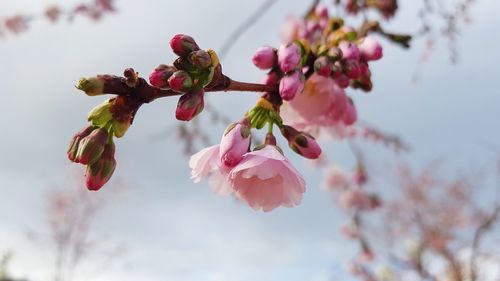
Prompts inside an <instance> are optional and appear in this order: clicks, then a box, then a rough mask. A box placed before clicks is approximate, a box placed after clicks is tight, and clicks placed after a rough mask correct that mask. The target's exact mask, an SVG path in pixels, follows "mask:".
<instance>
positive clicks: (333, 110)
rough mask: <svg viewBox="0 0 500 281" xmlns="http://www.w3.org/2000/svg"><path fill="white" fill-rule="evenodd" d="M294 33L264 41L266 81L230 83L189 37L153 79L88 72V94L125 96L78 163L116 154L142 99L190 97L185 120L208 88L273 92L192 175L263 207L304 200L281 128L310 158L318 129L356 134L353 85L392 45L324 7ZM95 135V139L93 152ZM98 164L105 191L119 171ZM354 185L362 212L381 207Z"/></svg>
mask: <svg viewBox="0 0 500 281" xmlns="http://www.w3.org/2000/svg"><path fill="white" fill-rule="evenodd" d="M286 31H287V32H286V34H285V35H286V36H285V37H284V43H283V44H281V45H280V46H279V47H278V48H274V47H272V46H264V47H261V48H259V49H258V50H257V51H256V52H255V54H254V55H253V57H252V62H253V63H254V65H255V66H256V67H258V68H259V69H261V70H266V71H267V74H266V77H265V79H264V83H263V84H252V83H244V82H238V81H234V80H232V79H230V78H229V77H227V76H226V75H224V73H223V72H222V66H221V64H220V61H219V59H218V56H217V54H216V52H215V51H214V50H212V49H207V50H203V49H201V48H200V47H199V45H198V44H197V42H196V41H195V40H194V39H193V38H192V37H191V36H188V35H185V34H177V35H175V36H173V37H172V39H171V40H170V41H169V45H170V48H171V49H172V51H173V52H174V53H175V54H176V55H177V56H178V57H177V58H175V60H174V61H173V63H172V64H171V65H168V64H161V65H159V66H158V67H156V68H155V69H154V70H153V71H152V72H151V74H150V75H149V83H148V82H147V81H146V80H145V79H143V78H141V77H139V75H138V73H137V72H135V71H134V70H133V69H127V70H126V71H125V73H124V76H125V77H117V76H114V75H99V76H96V77H90V78H82V79H81V80H80V81H79V83H78V85H77V88H78V89H80V90H82V91H84V92H85V93H86V94H87V95H89V96H96V95H102V94H115V95H117V96H116V97H115V98H112V99H109V100H107V101H105V102H104V103H103V104H101V105H100V106H98V107H96V108H95V109H94V110H93V111H92V112H91V113H90V115H89V118H88V119H89V121H90V122H91V125H90V127H89V128H90V129H88V130H91V131H92V132H94V131H98V132H102V134H103V135H104V132H106V133H107V135H108V138H107V140H105V139H104V137H101V136H99V137H97V136H94V135H96V134H97V133H95V134H94V133H89V134H84V133H78V134H77V135H75V137H74V138H73V140H72V142H71V144H70V149H69V151H68V156H69V158H70V160H72V161H74V162H77V163H82V164H85V165H88V167H93V165H95V166H96V167H97V166H98V165H97V164H95V163H98V161H100V160H99V159H109V158H113V157H109V155H108V154H107V153H104V152H103V151H104V147H105V146H106V145H109V144H111V143H113V136H114V137H122V136H123V135H124V134H125V132H126V130H127V129H128V128H129V126H130V125H131V124H132V121H133V119H134V116H135V114H136V113H137V111H138V110H139V108H140V107H141V105H142V104H144V103H149V102H151V101H153V100H155V99H157V98H160V97H170V96H180V98H179V100H178V104H177V109H176V112H175V116H176V118H177V119H178V120H180V121H190V120H192V119H193V118H195V117H196V116H197V115H198V114H200V112H202V110H203V108H204V96H205V94H206V93H207V92H212V91H256V92H263V94H262V95H261V97H260V98H258V100H257V102H256V104H255V106H253V107H252V108H250V109H249V110H248V111H247V112H246V113H244V114H243V116H242V118H241V119H240V120H239V121H237V122H235V123H233V124H229V126H228V128H227V129H226V131H225V132H224V134H223V136H222V139H221V142H220V144H218V145H214V146H211V147H208V148H205V149H203V150H201V151H200V152H198V153H196V154H194V155H193V156H192V157H191V159H190V161H189V166H190V167H191V169H192V172H191V174H192V178H193V179H194V181H195V182H199V181H201V180H202V179H203V178H208V181H209V184H210V185H211V186H212V187H213V189H214V190H215V191H216V192H217V193H218V194H233V195H234V196H235V197H237V198H239V199H241V200H243V201H244V202H246V203H248V205H249V206H250V207H252V208H253V209H255V210H263V211H270V210H273V209H275V208H277V207H279V206H284V207H292V206H295V205H298V204H300V202H301V200H302V195H303V193H304V192H305V181H304V179H303V177H302V176H301V175H300V173H299V171H298V170H297V169H296V168H294V167H293V165H292V164H291V162H290V161H289V160H288V159H287V157H286V156H285V153H284V151H283V150H282V148H281V147H280V146H279V145H278V143H277V140H276V137H275V135H274V133H275V132H276V130H275V129H277V131H279V133H280V134H281V135H282V136H283V138H284V139H285V140H286V142H287V144H288V146H289V148H290V149H291V150H292V151H294V152H295V153H297V154H299V155H300V156H302V157H304V158H307V159H318V158H319V157H320V155H321V152H322V150H321V148H320V146H319V145H318V143H317V141H316V138H317V137H318V136H319V130H318V128H321V129H322V130H326V131H332V130H333V131H336V132H339V131H342V132H343V135H346V134H349V132H350V131H352V132H354V131H356V130H354V129H352V130H351V128H352V125H353V124H355V123H356V121H357V115H358V113H357V110H356V107H355V105H354V102H353V99H352V98H351V97H349V96H348V95H347V94H346V91H347V89H348V88H350V89H354V90H356V89H361V90H363V91H365V92H369V91H370V90H371V88H372V82H371V71H370V67H369V63H370V62H372V61H375V60H379V59H380V58H382V47H381V45H380V44H379V43H378V41H377V40H376V39H374V38H371V37H367V36H365V35H364V34H363V33H361V32H358V30H356V29H355V28H353V27H349V26H345V25H344V22H343V20H342V19H341V18H337V17H330V16H329V12H328V9H327V8H326V7H325V6H322V5H317V6H316V7H315V9H313V10H312V11H311V12H310V13H309V14H308V15H307V16H306V17H305V18H304V19H301V20H298V19H297V20H293V21H290V22H288V26H287V29H286ZM262 129H264V130H266V132H265V136H266V137H265V139H264V141H263V143H261V144H258V143H257V144H254V146H252V136H253V135H255V134H256V132H255V131H258V130H262ZM86 132H87V131H86V130H85V133H86ZM341 135H342V134H341ZM87 138H88V139H91V140H92V141H91V142H90V143H92V145H91V146H90V147H89V148H88V149H87V148H86V147H87V146H88V145H87V141H84V140H86V139H87ZM94 147H95V148H94ZM101 148H102V149H101ZM113 148H114V146H113ZM101 150H102V151H101ZM87 151H88V152H87ZM113 152H114V149H113ZM83 158H89V159H88V160H86V161H85V160H84V161H82V159H83ZM113 161H114V158H113ZM113 163H114V165H116V164H115V162H113ZM88 169H91V168H88ZM95 170H98V172H93V170H92V172H93V173H90V172H88V173H87V175H97V178H98V179H99V181H98V182H99V184H93V183H92V182H94V181H92V180H87V184H88V187H89V188H90V189H98V188H100V187H101V186H102V184H104V183H105V182H107V181H108V180H109V178H110V176H111V174H112V172H113V171H112V169H107V168H105V167H104V165H101V164H99V167H97V168H95ZM113 170H114V166H113ZM89 177H90V176H87V178H89ZM358 180H361V179H358ZM89 182H90V183H89ZM96 186H97V187H96ZM349 191H350V192H349V194H348V195H345V197H346V198H345V199H344V201H345V202H346V203H345V204H348V205H354V206H355V207H356V208H360V209H365V208H373V207H374V204H375V203H374V202H375V201H373V200H372V199H373V198H372V199H369V200H368V199H366V198H364V194H363V193H362V192H361V191H359V190H357V189H349ZM365 199H366V200H365ZM367 200H368V201H367Z"/></svg>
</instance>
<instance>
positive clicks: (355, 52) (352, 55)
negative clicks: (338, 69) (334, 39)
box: [339, 41, 359, 60]
mask: <svg viewBox="0 0 500 281" xmlns="http://www.w3.org/2000/svg"><path fill="white" fill-rule="evenodd" d="M339 49H340V50H341V51H342V57H343V58H344V59H346V60H359V49H358V46H356V44H354V43H352V42H350V41H341V42H340V43H339Z"/></svg>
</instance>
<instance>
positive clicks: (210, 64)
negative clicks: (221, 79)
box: [149, 34, 220, 121]
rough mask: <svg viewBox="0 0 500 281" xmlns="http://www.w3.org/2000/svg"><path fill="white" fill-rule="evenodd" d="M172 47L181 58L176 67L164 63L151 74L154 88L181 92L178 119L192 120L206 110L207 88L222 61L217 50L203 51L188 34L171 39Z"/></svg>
mask: <svg viewBox="0 0 500 281" xmlns="http://www.w3.org/2000/svg"><path fill="white" fill-rule="evenodd" d="M170 47H171V48H172V50H173V52H174V53H175V54H176V55H178V56H179V57H178V58H177V59H176V60H175V61H174V63H173V66H170V65H165V64H162V65H160V66H158V67H156V68H155V69H154V70H153V72H152V73H151V74H150V75H149V82H150V83H151V85H153V86H154V87H157V88H161V89H171V90H173V91H176V92H179V93H182V96H181V97H180V99H179V102H178V104H177V110H176V112H175V117H176V118H177V119H178V120H182V121H189V120H191V119H193V118H194V117H195V116H196V115H198V114H199V113H200V112H201V111H202V110H203V107H204V100H203V96H204V90H203V89H204V87H206V86H207V85H209V84H210V83H211V82H212V79H213V77H214V74H215V71H216V68H217V67H220V64H219V59H218V57H217V54H216V53H215V51H214V50H211V49H208V50H206V51H205V50H201V49H200V47H198V44H196V42H195V40H194V39H193V38H192V37H191V36H188V35H184V34H177V35H175V36H174V37H173V38H172V39H171V40H170Z"/></svg>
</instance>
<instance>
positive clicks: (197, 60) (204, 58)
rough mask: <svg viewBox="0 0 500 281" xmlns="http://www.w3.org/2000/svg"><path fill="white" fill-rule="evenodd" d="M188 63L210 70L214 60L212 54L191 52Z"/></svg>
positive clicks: (200, 51)
mask: <svg viewBox="0 0 500 281" xmlns="http://www.w3.org/2000/svg"><path fill="white" fill-rule="evenodd" d="M188 61H189V62H190V63H191V64H192V65H194V66H196V67H198V68H202V69H205V68H208V67H209V66H211V65H212V58H211V57H210V54H209V53H208V52H207V51H204V50H197V51H193V52H191V53H190V54H189V56H188Z"/></svg>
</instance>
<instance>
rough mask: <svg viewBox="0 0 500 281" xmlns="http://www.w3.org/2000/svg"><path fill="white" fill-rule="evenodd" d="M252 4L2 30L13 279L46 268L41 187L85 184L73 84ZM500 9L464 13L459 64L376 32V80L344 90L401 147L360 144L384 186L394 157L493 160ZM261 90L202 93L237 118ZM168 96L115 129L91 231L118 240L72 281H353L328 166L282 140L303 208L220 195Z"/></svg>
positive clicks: (400, 23) (163, 7)
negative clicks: (302, 181) (196, 165)
mask: <svg viewBox="0 0 500 281" xmlns="http://www.w3.org/2000/svg"><path fill="white" fill-rule="evenodd" d="M77 2H78V1H74V0H65V1H61V3H58V4H61V5H63V6H65V5H68V6H72V5H73V4H75V3H77ZM262 2H263V1H261V0H259V1H230V0H214V1H194V0H177V1H174V0H169V1H165V0H163V1H160V0H148V1H133V0H119V1H118V0H117V1H116V5H117V8H118V11H117V13H115V14H112V15H110V16H107V17H105V18H104V19H103V20H101V21H100V22H97V23H93V22H91V21H89V20H87V19H77V20H76V21H75V22H73V23H71V24H67V23H59V24H56V25H52V24H50V23H47V22H46V21H39V22H37V21H35V22H34V23H33V24H32V26H31V28H30V31H29V32H26V33H24V34H22V35H19V36H12V35H8V36H6V37H4V38H1V39H0V52H1V55H0V66H1V67H0V112H1V114H2V116H1V118H0V132H1V133H0V136H1V145H0V191H1V195H0V250H1V251H7V250H11V251H13V253H14V258H13V260H12V263H11V267H10V269H11V272H12V274H13V275H14V276H17V277H19V278H28V279H29V280H51V279H50V278H51V277H52V274H53V261H52V259H53V251H52V249H53V246H51V244H50V243H51V242H50V239H49V238H43V239H42V238H41V237H45V236H47V235H50V232H49V230H48V229H47V223H46V221H47V215H46V213H45V212H44V210H45V208H46V202H47V200H46V198H47V194H48V193H49V192H50V191H53V190H77V189H83V188H84V186H83V180H84V179H83V168H82V167H81V166H79V165H74V164H71V163H70V162H69V161H68V160H67V159H66V153H65V152H66V148H67V144H68V141H69V138H70V137H71V136H72V134H73V133H74V132H76V131H77V130H79V129H80V128H81V127H83V126H84V125H85V123H86V114H87V112H88V111H89V110H90V109H91V108H92V107H93V106H95V105H96V104H99V103H100V102H101V101H102V100H103V99H104V97H86V96H85V95H84V94H83V93H82V92H80V91H78V90H76V89H75V87H74V85H75V83H76V81H78V79H79V78H80V77H81V76H92V75H94V74H103V73H110V74H121V73H122V71H123V69H124V68H126V67H133V68H134V69H135V70H136V71H138V72H139V73H140V74H142V75H144V76H147V75H148V74H149V72H150V71H151V70H152V69H153V68H154V67H155V66H156V65H158V64H160V63H169V62H171V61H172V59H173V58H174V56H173V54H172V53H171V51H170V49H169V47H168V40H169V38H170V37H171V36H172V35H174V34H176V33H186V34H190V35H192V36H193V37H194V38H196V40H197V41H198V43H199V45H200V46H201V47H202V48H214V49H215V50H217V49H218V48H220V47H221V45H222V43H223V41H224V40H225V39H226V38H227V36H228V35H229V34H230V32H232V31H233V29H234V28H235V26H236V25H238V24H239V23H240V22H241V21H242V20H243V18H245V17H246V16H247V15H248V14H249V13H250V12H251V11H253V10H254V9H255V8H256V7H257V6H258V5H260V4H261V3H262ZM309 2H310V1H289V0H288V1H287V0H281V1H278V2H277V3H276V4H275V5H274V6H273V7H272V8H271V9H270V10H269V11H268V13H267V14H265V15H264V16H263V17H262V18H261V19H260V20H259V22H257V23H256V24H255V25H254V26H252V27H251V28H250V29H249V30H248V31H247V32H246V33H245V34H244V35H243V36H242V37H241V38H240V39H239V40H238V41H237V42H235V44H234V48H233V49H232V50H231V51H230V52H229V53H227V55H226V56H225V58H224V59H223V61H222V64H223V67H224V71H225V73H226V74H228V75H229V76H231V77H233V78H234V79H236V80H242V81H249V82H256V81H260V79H261V77H262V76H263V74H264V73H263V72H261V71H259V70H258V69H257V68H255V67H254V66H253V65H252V63H251V60H250V58H251V56H252V53H253V51H254V50H256V49H257V48H258V47H260V46H261V45H265V44H269V45H274V46H277V45H279V43H280V38H279V29H280V28H281V26H282V24H283V22H284V20H285V18H286V16H287V15H289V14H296V15H302V14H303V13H304V11H306V9H307V8H308V7H309V5H310V3H309ZM417 2H419V1H411V0H403V1H400V6H401V9H400V11H399V13H398V14H397V16H396V18H395V19H394V20H393V21H392V22H391V23H390V24H389V26H390V27H391V29H392V30H395V31H401V32H408V31H409V32H412V31H416V30H417V29H418V23H419V20H418V17H417ZM51 3H54V1H52V0H51V1H45V0H43V1H42V0H36V1H35V0H16V1H1V2H0V7H1V10H0V17H1V16H7V15H11V14H15V13H18V12H22V13H28V14H30V13H33V14H37V13H40V11H43V9H44V8H45V7H46V6H47V5H49V4H51ZM498 11H500V2H498V1H495V0H480V1H478V3H477V4H476V5H475V6H474V7H473V10H471V11H470V12H471V19H472V21H471V22H470V24H469V25H468V26H465V28H463V29H461V34H460V37H459V41H458V45H457V46H458V50H459V55H460V58H459V61H458V64H456V65H453V64H451V63H450V62H449V50H448V48H447V46H446V44H439V45H437V46H436V48H435V49H434V51H433V52H432V57H431V60H430V61H429V62H427V63H425V64H420V63H419V56H420V55H421V54H422V52H423V51H424V50H425V43H424V42H423V41H422V40H420V41H419V40H417V41H416V42H415V44H414V46H413V48H411V49H410V50H403V49H401V48H399V47H398V46H394V45H392V44H390V43H389V42H387V41H382V42H383V45H384V58H383V59H382V60H381V61H378V62H376V63H373V66H371V67H372V69H373V70H372V72H373V81H374V89H373V91H372V92H371V93H370V94H368V95H366V94H363V93H353V94H352V96H353V97H354V100H355V102H356V104H357V107H358V112H359V114H360V118H361V119H363V120H364V121H367V122H369V123H370V124H373V125H374V126H376V127H378V128H380V129H382V130H384V131H386V132H390V133H393V134H397V135H399V136H400V137H402V138H403V139H404V140H405V141H406V142H408V143H409V144H410V146H411V151H410V152H409V153H406V154H395V153H393V152H392V151H391V150H388V149H386V148H384V147H382V146H380V145H377V144H372V143H370V142H369V141H368V142H361V143H360V144H361V147H362V149H363V151H364V152H365V155H366V158H367V161H368V162H369V163H370V166H371V171H372V175H373V178H374V179H375V180H374V183H373V184H375V185H377V187H378V188H380V190H383V189H385V188H388V187H389V186H390V185H391V184H394V181H393V180H392V178H393V171H394V166H395V165H396V164H397V163H400V162H406V163H410V165H411V166H412V167H415V168H416V169H419V168H421V167H425V166H426V165H428V163H430V162H432V161H435V160H439V161H445V162H446V163H447V165H446V169H444V171H443V172H444V173H449V174H453V173H456V172H457V171H463V170H465V171H470V170H474V169H476V170H478V169H482V168H484V169H489V167H488V165H489V164H490V163H491V161H492V160H494V158H495V157H496V155H497V153H496V151H498V149H499V148H500V142H499V139H500V124H499V120H500V95H499V94H498V87H497V84H498V83H497V82H498V79H499V78H500V76H499V74H500V72H499V71H498V66H497V65H496V63H498V62H500V52H499V51H498V50H500V40H499V39H498V37H497V36H496V34H497V29H498V27H500V18H499V17H498ZM415 75H417V76H418V81H417V82H415V80H414V79H413V78H414V77H415ZM255 98H256V95H255V94H251V93H220V94H213V95H211V97H210V98H209V99H210V102H211V103H212V104H213V105H214V106H215V108H216V109H218V110H219V111H220V112H222V113H224V114H225V115H227V116H230V117H232V118H233V119H238V118H239V117H240V116H242V114H243V113H244V112H245V111H246V110H247V109H248V108H250V107H251V106H252V105H253V104H254V102H255ZM176 103H177V100H176V99H174V98H171V99H161V100H158V101H156V102H154V103H152V104H149V105H145V106H143V107H142V108H141V110H140V112H139V113H138V115H137V117H136V119H135V123H134V125H133V127H131V129H130V130H129V131H128V133H127V135H126V136H125V137H124V138H123V139H120V140H118V142H117V161H118V166H117V170H116V172H115V175H114V177H113V179H112V180H111V181H110V183H109V184H108V185H107V186H105V187H104V188H103V189H102V190H101V191H100V192H98V193H93V194H92V196H96V197H102V198H103V199H104V200H105V202H106V208H104V209H103V211H101V212H100V213H99V216H98V218H97V220H96V221H95V223H94V224H93V229H92V232H93V233H94V235H95V236H96V237H98V238H102V240H106V241H112V242H113V243H116V244H120V245H124V247H125V248H126V250H125V252H124V253H123V254H121V255H120V256H117V257H113V258H111V259H107V260H104V261H103V260H102V259H97V258H96V259H95V260H92V259H91V260H90V261H88V263H89V266H88V268H93V266H94V267H95V268H99V267H102V265H103V263H104V264H105V265H106V264H109V266H108V265H106V266H105V268H104V270H99V272H94V271H93V270H91V269H88V270H86V269H85V268H83V269H82V273H81V275H80V276H79V277H80V278H81V280H85V279H87V280H110V281H113V280H121V281H127V280H137V279H140V280H147V281H149V280H151V281H156V280H186V281H190V280H228V281H229V280H230V281H239V280H242V281H243V280H290V281H293V280H310V281H322V280H350V279H349V278H351V277H349V275H348V274H347V273H345V272H344V266H345V262H346V260H348V259H349V258H350V257H351V256H352V255H354V254H355V245H354V243H350V242H348V241H347V240H345V239H344V238H342V237H341V236H340V235H339V231H338V229H339V226H340V225H341V224H342V223H343V222H344V220H345V218H344V217H343V214H342V213H341V212H340V211H339V210H338V208H337V207H335V204H334V202H333V199H332V197H331V196H330V195H329V194H328V193H326V192H324V191H323V190H322V188H321V185H322V176H323V171H322V170H321V169H317V168H313V167H312V166H311V165H310V163H308V162H306V161H304V160H302V159H300V158H299V157H295V155H292V153H291V152H287V155H288V156H289V157H290V158H291V159H292V161H293V162H294V163H295V165H296V166H297V167H298V168H299V169H300V170H301V171H302V173H303V174H304V177H305V178H306V180H307V188H308V191H307V192H306V194H305V197H304V200H303V203H302V205H301V206H299V207H296V208H293V209H286V208H279V209H277V210H274V211H273V212H270V213H262V212H255V211H253V210H252V209H250V208H249V207H248V206H246V205H245V204H243V203H240V202H238V201H236V200H234V199H232V198H221V197H218V196H217V195H215V194H213V192H212V191H211V190H210V188H208V186H207V184H206V183H205V182H203V183H201V184H197V185H195V184H193V183H192V181H191V180H190V179H189V176H190V174H189V173H190V171H189V168H188V165H187V160H188V158H187V156H186V155H184V154H183V151H182V147H183V146H182V144H180V140H179V139H177V138H176V131H175V127H176V124H177V122H178V121H176V120H175V118H174V111H175V106H176ZM204 129H205V130H206V131H207V132H209V134H210V136H211V138H212V141H213V142H214V143H215V142H217V141H218V140H219V138H220V135H221V133H222V131H223V127H222V126H221V125H214V126H210V124H204ZM324 150H325V151H326V152H327V155H328V156H329V159H330V160H331V161H333V162H335V163H338V164H339V165H341V166H344V167H347V168H349V167H351V166H352V165H354V163H355V159H354V157H353V155H352V153H351V151H350V150H349V149H348V146H347V145H346V143H344V142H339V141H334V142H325V143H324ZM480 198H481V196H480ZM488 199H489V198H488V195H484V200H485V202H486V201H487V200H488ZM485 204H486V203H485ZM27 234H29V235H27ZM34 236H35V237H37V238H36V239H35V238H33V237H34ZM497 247H498V245H497ZM93 263H94V264H93ZM332 278H333V279H332Z"/></svg>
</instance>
